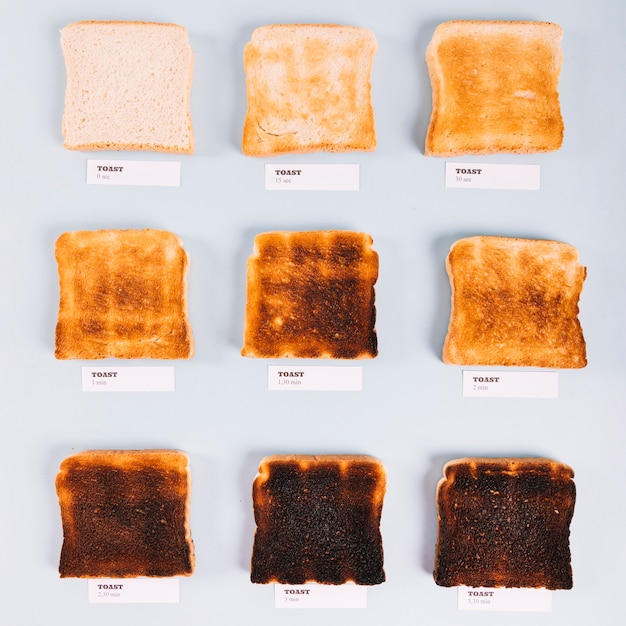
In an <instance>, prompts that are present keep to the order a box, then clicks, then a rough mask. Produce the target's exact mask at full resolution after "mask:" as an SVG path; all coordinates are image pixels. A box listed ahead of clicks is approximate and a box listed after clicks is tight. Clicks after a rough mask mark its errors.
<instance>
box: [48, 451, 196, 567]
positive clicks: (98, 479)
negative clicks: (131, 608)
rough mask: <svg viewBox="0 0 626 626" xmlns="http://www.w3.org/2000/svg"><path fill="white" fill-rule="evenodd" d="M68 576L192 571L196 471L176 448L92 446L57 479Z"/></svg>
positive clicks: (63, 557)
mask: <svg viewBox="0 0 626 626" xmlns="http://www.w3.org/2000/svg"><path fill="white" fill-rule="evenodd" d="M56 489H57V494H58V497H59V505H60V508H61V520H62V523H63V547H62V549H61V559H60V564H59V573H60V575H61V577H62V578H135V577H139V576H149V577H170V576H189V575H191V574H192V573H193V570H194V562H195V558H194V549H193V543H192V541H191V531H190V528H189V497H190V490H191V475H190V472H189V469H188V459H187V456H186V455H185V454H184V453H182V452H179V451H176V450H89V451H86V452H80V453H78V454H74V455H72V456H70V457H68V458H66V459H65V460H64V461H63V462H62V463H61V469H60V472H59V474H58V475H57V478H56Z"/></svg>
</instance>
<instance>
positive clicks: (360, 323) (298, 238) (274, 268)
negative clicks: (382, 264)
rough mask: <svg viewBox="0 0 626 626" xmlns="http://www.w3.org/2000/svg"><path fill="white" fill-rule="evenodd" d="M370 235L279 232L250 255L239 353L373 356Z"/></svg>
mask: <svg viewBox="0 0 626 626" xmlns="http://www.w3.org/2000/svg"><path fill="white" fill-rule="evenodd" d="M377 278H378V254H376V252H374V250H372V238H371V237H370V236H369V235H367V234H365V233H356V232H352V231H332V230H331V231H309V232H287V231H277V232H270V233H262V234H260V235H257V236H256V237H255V240H254V252H253V254H252V255H251V256H250V257H249V259H248V284H247V302H246V315H245V323H244V345H243V349H242V351H241V354H242V355H243V356H247V357H257V358H305V359H367V358H373V357H375V356H376V355H377V354H378V342H377V336H376V330H375V321H376V308H375V294H374V284H375V283H376V279H377Z"/></svg>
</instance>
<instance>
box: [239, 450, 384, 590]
mask: <svg viewBox="0 0 626 626" xmlns="http://www.w3.org/2000/svg"><path fill="white" fill-rule="evenodd" d="M385 489H386V474H385V470H384V468H383V466H382V464H381V462H380V461H379V460H378V459H375V458H373V457H370V456H366V455H321V456H313V455H275V456H270V457H266V458H264V459H263V460H262V461H261V464H260V467H259V474H258V475H257V477H256V478H255V480H254V485H253V504H254V517H255V521H256V525H257V528H256V533H255V537H254V548H253V553H252V565H251V580H252V582H254V583H273V582H276V583H281V584H290V585H300V584H304V583H307V582H317V583H321V584H328V585H341V584H343V583H346V582H348V581H352V582H354V583H356V584H359V585H376V584H380V583H382V582H384V580H385V573H384V570H383V547H382V538H381V535H380V528H379V527H380V517H381V512H382V506H383V498H384V495H385Z"/></svg>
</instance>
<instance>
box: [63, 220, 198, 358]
mask: <svg viewBox="0 0 626 626" xmlns="http://www.w3.org/2000/svg"><path fill="white" fill-rule="evenodd" d="M55 255H56V260H57V264H58V269H59V284H60V301H59V314H58V321H57V326H56V338H55V356H56V358H57V359H89V360H91V359H103V358H107V357H113V358H119V359H141V358H146V359H147V358H150V359H186V358H190V357H191V356H193V335H192V332H191V325H190V323H189V320H188V313H187V273H188V268H189V259H188V257H187V253H186V252H185V250H184V249H183V247H182V243H181V241H180V239H179V238H178V237H177V236H176V235H174V234H172V233H169V232H167V231H159V230H151V229H144V230H99V231H75V232H67V233H64V234H63V235H61V236H60V237H59V238H58V239H57V242H56V249H55Z"/></svg>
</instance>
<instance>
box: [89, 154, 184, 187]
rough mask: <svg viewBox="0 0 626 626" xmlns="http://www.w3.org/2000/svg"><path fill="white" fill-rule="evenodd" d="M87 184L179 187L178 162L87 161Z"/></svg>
mask: <svg viewBox="0 0 626 626" xmlns="http://www.w3.org/2000/svg"><path fill="white" fill-rule="evenodd" d="M87 184H88V185H135V186H137V187H180V162H178V161H103V160H97V159H87Z"/></svg>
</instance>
